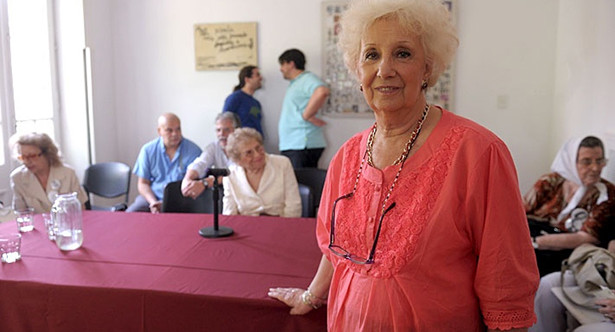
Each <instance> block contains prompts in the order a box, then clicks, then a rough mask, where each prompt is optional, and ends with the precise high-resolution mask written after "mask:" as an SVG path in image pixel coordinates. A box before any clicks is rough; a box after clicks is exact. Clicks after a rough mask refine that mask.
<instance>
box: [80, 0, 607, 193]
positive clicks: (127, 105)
mask: <svg viewBox="0 0 615 332" xmlns="http://www.w3.org/2000/svg"><path fill="white" fill-rule="evenodd" d="M594 3H595V4H599V5H596V6H592V5H591V4H594ZM614 3H615V2H613V1H610V0H589V1H583V4H580V3H578V2H576V1H575V0H542V1H534V0H463V1H458V2H457V4H458V17H457V22H458V27H459V37H460V38H459V39H460V41H461V45H460V48H459V53H458V57H457V63H456V69H457V72H456V86H455V103H456V104H455V106H454V109H453V111H455V112H457V113H458V114H461V115H463V116H466V117H469V118H471V119H473V120H475V121H477V122H479V123H481V124H483V125H485V126H486V127H488V128H489V129H491V130H492V131H494V132H495V133H496V134H498V135H499V136H500V137H501V138H502V139H503V140H504V141H505V142H506V143H507V145H508V146H509V148H510V150H511V152H512V154H513V157H514V158H515V162H516V164H517V167H518V170H519V178H520V186H521V190H522V191H525V190H527V188H529V186H530V185H531V183H533V182H534V180H535V179H536V178H537V176H538V175H540V174H541V173H544V172H546V171H547V170H548V167H549V165H550V162H551V159H552V158H553V155H554V150H556V148H554V147H559V145H560V144H561V137H568V135H570V134H572V133H573V132H574V131H575V130H580V129H583V130H585V131H588V132H589V131H595V130H598V129H600V128H598V127H597V126H598V125H602V126H603V129H601V130H602V131H601V132H605V131H606V124H605V123H604V122H600V121H596V123H593V124H589V123H586V122H584V121H578V119H575V114H579V110H580V108H577V107H572V106H571V104H572V100H567V99H566V98H564V99H566V100H565V101H562V95H565V94H566V93H565V92H563V90H565V88H563V87H562V82H561V81H564V80H565V79H564V78H562V71H563V70H562V66H561V63H562V62H569V61H568V60H565V58H566V57H567V56H566V55H565V54H564V55H563V56H562V54H560V53H567V52H570V50H571V49H574V48H575V47H577V46H575V45H576V43H578V42H581V41H584V40H585V39H594V38H595V39H596V43H595V44H594V46H593V47H594V48H592V49H590V50H588V51H587V54H581V55H582V56H588V55H589V54H590V53H591V54H593V52H594V51H598V50H600V51H603V48H607V47H610V48H611V49H610V51H609V52H610V53H609V54H610V56H609V57H607V56H606V55H593V56H592V57H591V58H586V59H585V60H584V61H581V62H579V63H571V64H570V65H579V66H588V67H590V68H591V70H592V71H591V73H594V74H596V73H598V72H599V73H600V79H599V80H587V81H586V82H585V84H586V85H584V89H583V90H579V91H578V93H579V94H580V95H582V97H579V98H580V99H581V100H582V101H583V102H582V103H583V104H585V105H587V104H586V103H587V101H588V100H595V99H596V94H605V95H606V90H607V89H612V86H613V85H614V84H613V81H614V79H613V77H614V76H613V72H612V69H613V64H612V60H611V59H613V58H614V57H613V51H612V47H613V43H612V39H611V37H609V32H612V31H614V29H613V24H614V23H613V22H615V20H614V19H613V18H615V17H614V16H615V10H613V4H614ZM320 6H321V1H320V0H283V1H282V0H260V1H244V0H226V1H212V0H207V1H204V0H128V1H127V0H84V11H85V17H86V19H85V21H86V43H87V45H88V46H90V47H91V48H92V55H93V66H94V68H93V77H94V83H93V85H94V108H95V123H96V128H95V130H96V159H97V160H98V161H105V160H119V161H123V162H126V163H128V164H131V165H132V164H133V163H134V160H135V158H136V155H137V153H138V151H139V148H140V147H141V145H142V144H143V143H145V142H146V141H148V140H150V139H152V138H154V137H155V136H156V132H155V121H156V118H157V116H158V115H159V114H161V113H163V112H168V111H172V112H175V113H177V114H178V115H179V116H180V118H181V119H182V120H183V122H182V128H183V132H184V136H185V137H188V138H190V139H192V140H194V141H195V142H197V144H199V145H204V144H206V143H207V142H209V141H211V140H213V139H214V132H213V119H214V117H215V115H216V114H217V113H218V112H220V110H221V108H222V105H223V102H224V99H225V97H226V96H227V95H228V94H229V93H230V92H231V89H232V87H233V86H234V85H235V84H236V83H237V72H235V71H232V72H227V71H219V72H211V71H196V70H195V69H194V46H193V44H194V40H193V30H192V29H193V24H196V23H217V22H257V23H258V41H259V63H258V64H257V65H258V66H259V67H260V68H261V73H262V74H263V76H264V79H265V80H264V89H262V90H260V91H258V92H257V93H256V95H255V97H256V98H257V99H259V100H260V101H261V103H262V105H263V113H264V129H265V131H266V133H267V137H266V148H267V150H268V151H270V152H277V151H278V149H277V122H278V117H279V113H280V106H281V103H282V99H283V96H284V92H285V89H286V87H287V85H288V82H287V81H284V80H283V79H282V77H281V74H280V72H279V66H278V62H277V58H278V56H279V54H280V53H281V52H283V51H284V50H285V49H287V48H291V47H297V48H300V49H302V50H303V51H304V52H305V53H306V56H307V60H308V63H307V69H308V70H311V71H313V72H315V73H317V74H320V73H321V69H322V67H321V66H322V64H321V56H320V50H321V38H320V30H321V28H320V24H321V21H320ZM576 7H582V8H585V9H584V11H580V12H579V14H582V15H580V16H577V15H576V14H575V12H576V11H578V9H580V8H576ZM583 13H586V14H583ZM584 15H586V16H584ZM590 16H594V18H597V19H599V20H600V23H597V24H596V26H597V28H596V29H595V30H591V31H589V30H583V31H584V32H585V33H591V34H592V36H591V37H592V38H588V37H587V36H585V35H584V34H575V36H574V40H572V41H570V40H568V39H567V38H568V35H569V34H570V33H568V32H567V31H568V30H574V29H577V27H576V25H578V26H579V27H581V26H584V25H586V24H587V23H588V19H589V17H590ZM564 21H565V22H564ZM558 29H559V32H558ZM594 34H596V35H594ZM607 41H611V42H610V43H609V45H610V46H600V43H598V42H601V43H602V44H607ZM562 44H564V45H566V44H568V46H562ZM570 56H572V55H570ZM590 60H591V61H590ZM605 67H606V68H608V69H605ZM588 70H589V69H588ZM607 74H608V75H607ZM597 84H600V85H601V87H595V86H596V85H597ZM564 86H566V85H565V84H564ZM556 91H557V93H556ZM568 98H570V96H568ZM574 100H576V98H575V99H574ZM601 100H603V101H601V102H600V108H597V107H593V109H594V111H593V112H594V113H593V114H605V113H608V112H607V111H606V107H605V106H606V97H604V98H603V99H601ZM562 105H565V106H566V107H563V109H562ZM569 105H570V106H569ZM583 114H585V113H583ZM578 117H582V116H577V118H578ZM562 118H566V119H569V118H570V119H575V120H561V119H562ZM611 119H612V116H611ZM325 120H327V121H328V123H329V124H328V126H327V128H326V131H325V134H326V136H327V139H328V142H329V148H327V150H325V154H324V155H323V158H321V167H326V166H327V164H328V162H329V160H330V159H331V157H332V155H333V154H334V153H335V151H336V150H337V148H339V146H340V145H341V144H342V143H343V142H344V141H345V140H346V139H347V138H348V137H350V136H351V135H352V134H354V133H356V132H358V131H360V130H362V129H364V128H367V127H368V126H369V125H370V124H371V122H372V121H373V120H370V119H340V118H326V119H325ZM561 122H565V124H562V123H561ZM570 124H575V126H574V128H572V127H571V126H570ZM554 128H557V130H554ZM597 134H600V133H597Z"/></svg>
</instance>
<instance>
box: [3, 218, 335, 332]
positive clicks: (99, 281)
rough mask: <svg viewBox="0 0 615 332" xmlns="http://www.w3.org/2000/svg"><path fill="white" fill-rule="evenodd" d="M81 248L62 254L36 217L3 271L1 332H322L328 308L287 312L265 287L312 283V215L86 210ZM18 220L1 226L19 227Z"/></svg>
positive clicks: (314, 254) (315, 249) (314, 250)
mask: <svg viewBox="0 0 615 332" xmlns="http://www.w3.org/2000/svg"><path fill="white" fill-rule="evenodd" d="M83 219H84V221H83V224H84V225H83V231H84V243H83V246H82V247H81V248H80V249H78V250H75V251H69V252H63V251H60V250H59V249H58V248H57V247H56V245H55V243H54V242H51V241H49V240H48V239H47V236H46V234H45V231H44V226H43V221H42V218H41V216H40V215H37V216H35V222H34V223H35V227H36V229H35V230H34V231H32V232H29V233H25V234H23V237H22V260H21V261H19V262H17V263H13V264H2V266H1V270H0V331H323V330H326V310H324V309H321V310H317V311H313V312H311V313H310V314H308V315H306V316H291V315H289V313H288V311H289V310H288V308H287V307H285V305H284V304H282V303H280V302H278V301H275V300H273V299H270V298H269V297H267V290H268V289H269V287H272V286H284V287H302V288H305V287H307V285H309V283H310V281H311V279H312V277H313V275H314V273H315V271H316V269H317V267H318V263H319V261H320V256H321V254H320V252H319V250H318V247H317V245H316V239H315V231H314V228H315V220H314V219H302V218H297V219H288V218H277V217H243V216H220V226H227V227H231V228H233V230H234V231H235V234H234V235H232V236H231V237H228V238H218V239H206V238H203V237H201V236H199V234H198V230H199V229H200V228H202V227H210V226H212V224H213V221H212V220H213V216H212V215H205V214H157V215H152V214H148V213H119V212H116V213H113V212H96V211H85V212H84V214H83ZM16 230H17V227H16V225H15V222H5V223H3V224H0V231H16Z"/></svg>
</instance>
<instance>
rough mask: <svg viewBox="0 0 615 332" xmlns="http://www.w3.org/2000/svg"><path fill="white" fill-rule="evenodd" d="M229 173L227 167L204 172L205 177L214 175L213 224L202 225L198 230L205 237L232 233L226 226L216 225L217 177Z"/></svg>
mask: <svg viewBox="0 0 615 332" xmlns="http://www.w3.org/2000/svg"><path fill="white" fill-rule="evenodd" d="M229 174H231V172H230V171H229V169H228V168H210V169H209V170H208V171H207V174H205V177H208V176H210V175H213V176H214V177H215V180H214V188H213V190H214V194H213V204H214V226H213V227H203V228H201V229H200V230H199V234H200V235H201V236H202V237H207V238H216V237H226V236H231V235H232V234H233V229H231V228H228V227H218V214H219V211H218V210H219V208H220V184H219V183H218V177H220V176H228V175H229Z"/></svg>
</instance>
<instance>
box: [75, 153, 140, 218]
mask: <svg viewBox="0 0 615 332" xmlns="http://www.w3.org/2000/svg"><path fill="white" fill-rule="evenodd" d="M83 188H84V189H85V191H86V193H87V194H88V199H91V197H90V196H91V195H96V196H100V197H104V198H115V197H119V196H122V195H124V196H125V198H124V202H123V204H124V205H126V204H128V193H129V191H130V166H128V165H126V164H124V163H120V162H115V161H112V162H104V163H97V164H93V165H90V166H89V167H88V168H87V169H86V170H85V175H84V177H83ZM86 208H87V209H99V210H113V209H114V207H101V206H96V207H95V206H92V205H91V203H90V201H89V200H88V202H87V203H86Z"/></svg>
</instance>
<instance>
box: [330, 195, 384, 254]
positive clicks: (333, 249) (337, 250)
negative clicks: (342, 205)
mask: <svg viewBox="0 0 615 332" xmlns="http://www.w3.org/2000/svg"><path fill="white" fill-rule="evenodd" d="M353 195H354V191H353V192H351V193H349V194H346V195H344V196H341V197H338V198H337V199H336V200H335V201H333V210H332V211H331V235H330V236H329V250H331V252H332V253H334V254H336V255H337V256H340V257H343V258H345V259H347V260H349V261H351V262H353V263H356V264H373V263H374V254H375V253H376V245H377V244H378V238H379V237H380V228H381V227H382V220H383V219H384V216H385V215H386V214H387V212H389V211H390V210H391V209H393V208H394V207H395V202H393V203H391V205H389V207H388V208H386V209H385V210H384V211H382V214H381V215H380V221H379V222H378V230H377V231H376V236H375V237H374V243H373V244H372V248H371V250H370V251H369V255H368V256H367V258H365V257H362V256H359V255H355V254H352V253H350V252H348V250H346V249H344V248H342V247H340V246H338V245H336V244H334V243H333V242H334V241H335V208H336V207H337V203H338V202H339V201H341V200H342V199H347V198H350V197H352V196H353Z"/></svg>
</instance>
